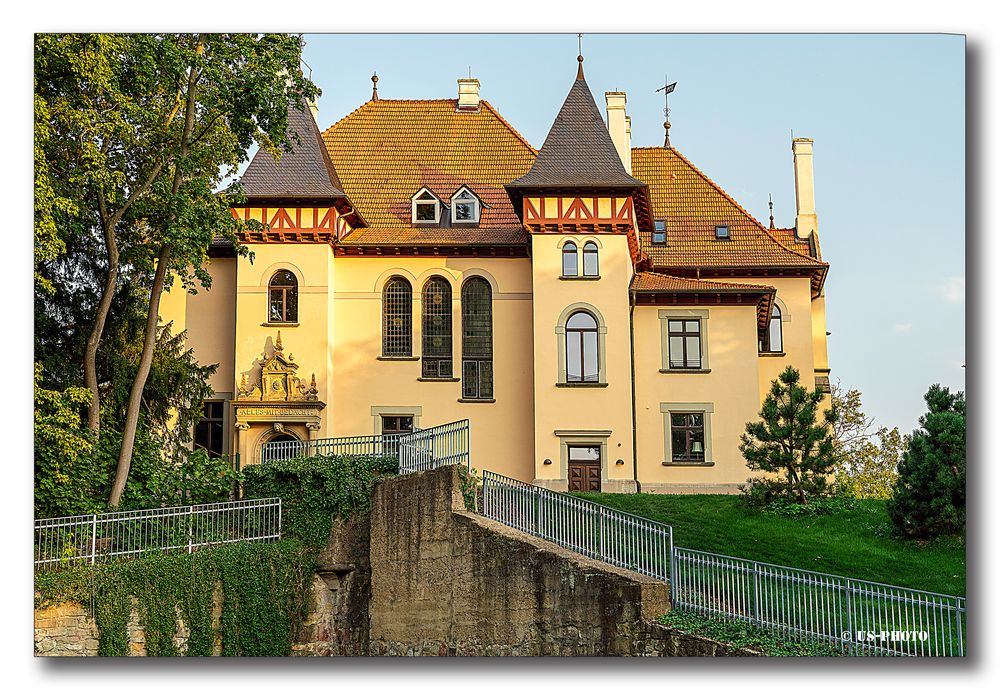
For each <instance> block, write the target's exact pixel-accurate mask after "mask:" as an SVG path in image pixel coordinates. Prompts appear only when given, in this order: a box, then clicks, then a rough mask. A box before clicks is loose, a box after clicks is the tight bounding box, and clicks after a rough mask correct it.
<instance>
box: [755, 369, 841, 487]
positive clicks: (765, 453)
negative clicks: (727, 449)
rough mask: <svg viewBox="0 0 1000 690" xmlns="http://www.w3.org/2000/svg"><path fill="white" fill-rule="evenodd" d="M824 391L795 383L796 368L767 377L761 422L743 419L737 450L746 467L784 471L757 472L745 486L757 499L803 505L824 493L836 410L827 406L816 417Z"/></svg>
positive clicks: (831, 462)
mask: <svg viewBox="0 0 1000 690" xmlns="http://www.w3.org/2000/svg"><path fill="white" fill-rule="evenodd" d="M823 395H824V393H823V392H822V391H818V390H812V391H810V390H807V389H806V388H805V387H804V386H802V385H800V384H799V372H798V371H797V370H795V369H794V368H792V367H787V368H786V369H785V370H784V371H783V372H781V374H779V375H778V378H777V379H776V380H774V381H772V382H771V390H770V391H769V392H768V394H767V397H766V398H765V399H764V404H763V405H762V406H761V410H760V418H761V419H760V421H756V422H748V423H747V425H746V431H745V432H744V433H743V435H742V436H741V437H740V438H741V443H740V452H741V453H743V457H744V458H745V459H746V463H747V467H748V468H749V469H751V470H761V471H764V472H771V473H778V474H779V475H781V474H783V475H784V476H783V477H779V478H770V477H756V478H754V479H752V480H750V482H748V486H747V487H746V488H745V492H746V493H748V494H749V495H750V496H751V498H757V499H759V500H761V501H762V502H765V503H766V502H770V501H773V500H775V499H780V498H783V499H788V500H792V501H795V502H798V503H801V504H802V505H808V504H809V499H810V498H812V497H817V496H822V495H823V494H824V493H826V492H827V490H828V487H827V475H828V474H829V473H830V471H831V470H832V469H833V466H834V464H835V463H836V462H837V456H836V454H835V453H834V443H833V436H832V433H831V428H832V425H833V424H834V423H835V422H836V419H837V413H836V412H835V411H834V410H833V409H828V410H825V411H823V413H822V419H823V421H822V422H819V421H817V415H818V413H819V408H820V404H821V403H822V401H823Z"/></svg>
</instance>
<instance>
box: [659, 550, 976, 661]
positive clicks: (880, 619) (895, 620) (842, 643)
mask: <svg viewBox="0 0 1000 690" xmlns="http://www.w3.org/2000/svg"><path fill="white" fill-rule="evenodd" d="M673 560H674V577H673V578H672V581H671V596H672V600H673V605H674V607H675V608H677V609H680V610H687V611H693V612H696V613H700V614H704V615H707V616H711V617H715V618H725V619H730V620H741V621H745V622H747V623H751V624H753V625H757V626H760V627H763V628H767V629H771V630H774V631H775V632H780V633H782V634H784V635H787V636H790V637H794V638H797V639H810V640H814V641H820V642H827V643H830V644H831V645H833V646H835V647H838V648H841V649H843V650H844V651H846V652H847V653H849V654H859V655H892V656H964V654H965V599H964V598H963V597H957V596H952V595H947V594H935V593H933V592H924V591H921V590H915V589H908V588H906V587H897V586H894V585H887V584H881V583H877V582H868V581H866V580H857V579H854V578H850V577H842V576H839V575H830V574H827V573H819V572H814V571H811V570H802V569H799V568H789V567H787V566H781V565H773V564H771V563H760V562H757V561H751V560H747V559H743V558H734V557H732V556H723V555H720V554H715V553H707V552H704V551H695V550H693V549H684V548H675V549H674V559H673Z"/></svg>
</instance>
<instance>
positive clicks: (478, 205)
mask: <svg viewBox="0 0 1000 690" xmlns="http://www.w3.org/2000/svg"><path fill="white" fill-rule="evenodd" d="M463 193H468V195H469V196H470V197H471V198H470V199H459V198H458V197H460V196H461V195H462V194H463ZM458 204H472V209H473V212H472V218H471V219H470V220H459V218H458V214H457V213H456V207H457V206H458ZM482 209H483V204H482V201H480V200H479V197H478V196H476V193H475V192H473V191H472V190H471V189H469V188H468V187H466V186H465V185H462V186H461V187H459V188H458V190H457V191H456V192H455V193H454V194H453V195H452V197H451V222H452V223H478V222H479V214H480V213H482Z"/></svg>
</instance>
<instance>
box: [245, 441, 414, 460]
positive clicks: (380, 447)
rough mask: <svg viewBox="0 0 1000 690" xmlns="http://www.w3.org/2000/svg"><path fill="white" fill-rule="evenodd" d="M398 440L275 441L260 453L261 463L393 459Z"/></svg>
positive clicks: (261, 449)
mask: <svg viewBox="0 0 1000 690" xmlns="http://www.w3.org/2000/svg"><path fill="white" fill-rule="evenodd" d="M398 439H399V436H342V437H339V438H317V439H312V440H310V441H272V442H271V443H267V444H265V445H264V446H263V447H261V448H260V450H259V451H257V452H258V458H259V460H260V461H261V462H270V461H271V460H290V459H292V458H298V457H302V456H305V457H313V456H316V455H356V456H366V455H392V456H395V455H396V453H397V449H398V447H399V440H398Z"/></svg>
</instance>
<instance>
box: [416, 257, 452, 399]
mask: <svg viewBox="0 0 1000 690" xmlns="http://www.w3.org/2000/svg"><path fill="white" fill-rule="evenodd" d="M422 301H423V329H422V330H423V348H422V351H421V355H422V356H423V378H425V379H450V378H451V377H452V373H451V372H452V366H451V283H449V282H448V281H447V280H445V279H444V278H439V277H435V278H431V279H430V280H428V281H427V282H426V283H424V293H423V300H422Z"/></svg>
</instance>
